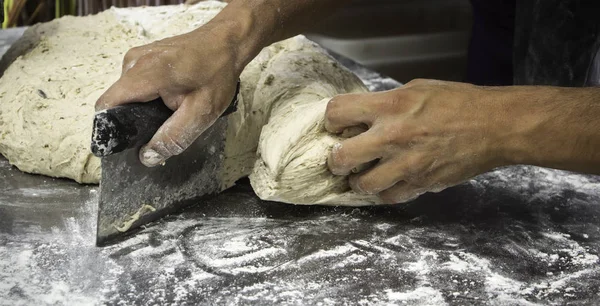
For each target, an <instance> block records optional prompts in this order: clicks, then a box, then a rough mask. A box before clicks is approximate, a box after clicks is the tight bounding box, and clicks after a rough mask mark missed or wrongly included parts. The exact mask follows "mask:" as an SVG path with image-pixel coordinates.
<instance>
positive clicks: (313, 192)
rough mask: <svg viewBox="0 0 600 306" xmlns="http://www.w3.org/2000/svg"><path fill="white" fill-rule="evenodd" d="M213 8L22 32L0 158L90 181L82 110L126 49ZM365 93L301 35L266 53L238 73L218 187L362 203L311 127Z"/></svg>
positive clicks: (3, 108) (207, 15)
mask: <svg viewBox="0 0 600 306" xmlns="http://www.w3.org/2000/svg"><path fill="white" fill-rule="evenodd" d="M224 6H225V4H223V3H221V2H216V1H206V2H201V3H199V4H196V5H193V6H188V5H178V6H161V7H146V8H128V9H115V8H113V9H111V10H108V11H105V12H103V13H100V14H98V15H94V16H88V17H63V18H61V19H58V20H54V21H52V22H49V23H45V24H39V25H36V26H33V27H31V28H29V29H28V30H27V31H26V32H25V34H24V36H23V38H22V39H20V40H19V41H18V42H17V43H16V44H15V45H14V46H13V47H12V48H11V49H10V50H9V51H8V52H7V54H6V55H5V56H4V57H3V59H2V61H1V62H0V69H3V70H4V68H6V67H8V68H6V70H5V71H4V75H3V77H2V78H0V153H1V154H3V155H4V156H5V157H7V158H8V160H9V161H10V162H11V163H12V164H13V165H15V166H17V167H18V168H19V169H21V170H22V171H26V172H31V173H38V174H44V175H49V176H54V177H66V178H71V179H74V180H76V181H77V182H80V183H97V182H99V180H100V177H101V169H100V161H99V159H98V158H96V157H94V156H93V155H92V154H91V153H90V150H89V143H90V137H91V128H92V119H93V115H94V104H95V102H96V100H97V99H98V97H99V96H100V95H101V94H102V93H103V92H104V91H105V90H106V89H107V88H108V86H110V85H111V84H112V83H113V82H115V81H116V80H117V79H118V78H119V76H120V73H121V67H120V66H121V62H122V58H123V55H124V54H125V52H126V51H127V50H129V49H130V48H132V47H134V46H139V45H144V44H147V43H150V42H152V41H155V40H158V39H162V38H166V37H170V36H173V35H177V34H182V33H185V32H188V31H191V30H193V29H195V28H197V27H198V26H201V25H202V24H204V23H206V22H207V21H209V20H210V19H211V18H213V17H214V16H215V15H216V14H217V13H218V12H219V11H220V10H221V9H222V8H223V7H224ZM364 91H366V89H365V87H364V85H363V84H362V82H361V81H360V80H359V79H358V78H357V77H356V76H355V75H354V74H352V73H351V72H350V71H348V70H347V69H345V68H343V67H342V66H340V65H339V64H338V63H337V62H336V61H335V60H334V59H333V58H331V57H330V56H329V55H327V54H326V52H325V51H324V50H322V49H321V48H320V47H318V46H317V45H316V44H315V43H313V42H311V41H309V40H308V39H306V38H305V37H303V36H297V37H294V38H291V39H288V40H286V41H282V42H279V43H276V44H273V45H271V46H269V47H267V48H265V49H263V51H262V52H261V53H260V54H259V55H258V56H257V57H256V58H255V59H254V60H253V61H252V62H251V63H250V64H249V65H248V66H247V67H246V69H245V70H244V71H243V73H242V75H241V90H240V96H239V99H240V102H239V104H238V111H237V112H235V113H234V114H231V115H230V116H229V117H228V129H227V142H226V144H225V158H224V168H223V172H222V173H221V182H222V189H223V190H224V189H227V188H229V187H231V186H233V185H234V183H235V181H237V180H238V179H240V178H242V177H245V176H248V175H250V174H251V175H250V180H251V183H252V186H253V188H254V190H255V192H256V193H257V194H258V195H259V197H261V198H262V199H265V200H274V201H280V202H286V203H294V204H340V205H369V204H376V203H379V200H378V199H377V198H376V197H374V196H359V195H357V194H355V193H353V192H351V191H350V188H349V187H348V184H347V178H344V177H336V176H333V175H332V174H331V173H330V172H329V171H328V170H327V168H326V165H325V160H326V158H327V154H328V152H329V150H330V148H331V146H332V145H333V144H334V143H336V142H339V141H340V138H338V137H337V136H334V135H330V134H328V133H326V132H325V130H324V129H323V117H324V113H325V108H326V105H327V102H328V101H329V99H330V98H331V97H333V96H335V95H337V94H341V93H349V92H364Z"/></svg>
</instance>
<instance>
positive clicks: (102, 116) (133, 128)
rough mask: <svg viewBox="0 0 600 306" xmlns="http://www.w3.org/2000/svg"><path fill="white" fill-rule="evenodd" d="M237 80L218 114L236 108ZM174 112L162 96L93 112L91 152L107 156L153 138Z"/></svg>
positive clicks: (238, 85)
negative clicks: (234, 87)
mask: <svg viewBox="0 0 600 306" xmlns="http://www.w3.org/2000/svg"><path fill="white" fill-rule="evenodd" d="M239 91H240V82H239V81H238V83H237V87H236V90H235V95H234V97H233V101H232V102H231V104H230V105H229V107H228V108H227V109H226V110H225V112H224V113H223V114H222V115H221V117H223V116H227V115H229V114H231V113H233V112H235V111H236V110H237V102H238V99H237V96H238V94H239ZM172 114H173V111H172V110H170V109H169V108H168V107H167V106H166V105H165V103H164V102H163V100H162V99H161V98H158V99H156V100H152V101H150V102H146V103H131V104H126V105H122V106H117V107H114V108H110V109H107V110H105V111H103V112H99V113H97V114H96V115H95V116H94V129H93V132H92V146H91V148H92V153H93V154H94V155H96V156H98V157H104V156H109V155H111V154H115V153H119V152H122V151H125V150H127V149H130V148H134V147H139V146H141V145H143V144H145V143H147V142H148V141H150V139H151V138H152V136H153V135H154V133H156V131H157V130H158V128H160V126H161V125H162V124H163V123H164V122H165V121H166V120H167V119H168V118H169V117H171V115H172Z"/></svg>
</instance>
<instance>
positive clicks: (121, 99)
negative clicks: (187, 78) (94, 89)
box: [96, 74, 159, 111]
mask: <svg viewBox="0 0 600 306" xmlns="http://www.w3.org/2000/svg"><path fill="white" fill-rule="evenodd" d="M155 80H156V79H150V78H142V77H139V78H136V77H135V76H133V75H132V74H126V75H124V76H122V77H121V78H120V79H119V80H118V81H117V82H115V83H114V84H113V85H112V86H111V87H110V88H108V90H107V91H106V92H104V94H102V96H100V98H99V99H98V101H96V111H101V110H104V109H107V108H111V107H115V106H119V105H123V104H127V103H132V102H148V101H152V100H154V99H156V98H158V97H159V95H158V83H156V81H155Z"/></svg>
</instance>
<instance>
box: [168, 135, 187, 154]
mask: <svg viewBox="0 0 600 306" xmlns="http://www.w3.org/2000/svg"><path fill="white" fill-rule="evenodd" d="M163 137H164V139H165V141H164V142H163V146H164V149H165V151H166V152H167V153H168V154H169V155H171V156H172V155H179V154H181V153H183V151H185V149H187V148H188V147H189V146H190V144H191V141H188V140H187V139H185V137H180V136H178V135H174V134H172V133H170V132H164V133H163Z"/></svg>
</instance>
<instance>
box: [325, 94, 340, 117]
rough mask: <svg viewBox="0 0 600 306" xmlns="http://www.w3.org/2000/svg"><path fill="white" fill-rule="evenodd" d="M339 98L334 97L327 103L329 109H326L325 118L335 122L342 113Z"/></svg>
mask: <svg viewBox="0 0 600 306" xmlns="http://www.w3.org/2000/svg"><path fill="white" fill-rule="evenodd" d="M340 100H341V99H340V98H339V97H334V98H333V99H331V100H329V102H328V103H327V108H326V109H325V118H326V119H328V120H330V121H333V120H335V119H337V117H338V115H339V113H340V111H341V102H340Z"/></svg>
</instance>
